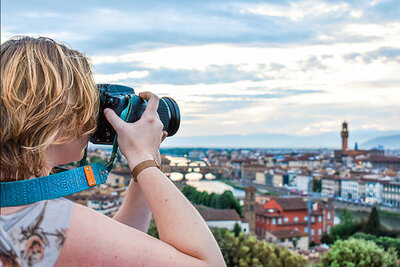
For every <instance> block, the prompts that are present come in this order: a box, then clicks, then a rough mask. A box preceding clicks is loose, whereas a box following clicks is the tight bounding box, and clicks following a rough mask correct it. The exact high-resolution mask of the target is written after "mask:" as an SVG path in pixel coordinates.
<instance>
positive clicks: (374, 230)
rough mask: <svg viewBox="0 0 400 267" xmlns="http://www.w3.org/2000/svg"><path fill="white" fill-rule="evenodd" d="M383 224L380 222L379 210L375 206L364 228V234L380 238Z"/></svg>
mask: <svg viewBox="0 0 400 267" xmlns="http://www.w3.org/2000/svg"><path fill="white" fill-rule="evenodd" d="M380 228H381V224H380V221H379V214H378V210H377V209H376V207H375V206H374V207H373V208H372V210H371V212H370V214H369V217H368V221H367V223H366V224H365V226H364V229H363V232H364V233H367V234H372V235H375V236H378V235H379V233H380Z"/></svg>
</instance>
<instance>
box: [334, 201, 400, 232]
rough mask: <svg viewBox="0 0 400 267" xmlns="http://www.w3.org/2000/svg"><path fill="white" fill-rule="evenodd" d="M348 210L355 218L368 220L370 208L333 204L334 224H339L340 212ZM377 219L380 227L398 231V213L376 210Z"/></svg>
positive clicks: (399, 227)
mask: <svg viewBox="0 0 400 267" xmlns="http://www.w3.org/2000/svg"><path fill="white" fill-rule="evenodd" d="M345 208H346V209H348V210H349V211H350V212H351V213H352V214H353V215H354V216H355V217H356V218H358V219H359V220H361V219H368V217H369V213H370V212H371V207H360V206H354V205H346V204H345V203H341V202H335V220H336V222H335V224H337V223H339V222H340V219H339V216H340V213H341V212H342V210H344V209H345ZM378 213H379V219H380V222H381V224H382V225H384V226H386V227H388V228H390V229H400V223H399V221H400V213H397V212H393V211H386V210H381V209H379V208H378Z"/></svg>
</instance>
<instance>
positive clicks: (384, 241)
mask: <svg viewBox="0 0 400 267" xmlns="http://www.w3.org/2000/svg"><path fill="white" fill-rule="evenodd" d="M351 237H353V238H357V239H364V240H370V241H373V242H375V243H376V244H377V245H378V246H381V247H383V248H384V249H385V250H388V249H389V248H394V249H395V250H396V251H397V257H399V258H400V238H392V237H387V236H379V237H376V236H374V235H369V234H365V233H355V234H354V235H352V236H351Z"/></svg>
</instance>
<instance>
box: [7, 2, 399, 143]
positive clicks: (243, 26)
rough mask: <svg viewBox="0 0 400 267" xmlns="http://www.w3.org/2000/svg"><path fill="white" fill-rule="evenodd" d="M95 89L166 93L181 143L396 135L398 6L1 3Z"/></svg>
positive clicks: (17, 26)
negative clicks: (88, 64)
mask: <svg viewBox="0 0 400 267" xmlns="http://www.w3.org/2000/svg"><path fill="white" fill-rule="evenodd" d="M1 8H2V16H1V41H2V42H4V41H5V40H7V39H8V38H10V37H11V36H15V35H31V36H32V35H33V36H47V37H51V38H54V39H55V40H56V41H58V42H62V43H64V44H67V45H68V46H69V47H71V48H74V49H77V50H79V51H81V52H84V53H85V54H86V55H88V56H89V57H90V58H91V59H92V63H93V64H94V70H95V79H96V81H97V82H99V83H100V82H102V83H104V82H107V83H117V84H124V85H128V86H131V87H134V88H135V91H136V92H137V93H138V92H140V91H152V92H154V93H156V94H158V95H159V96H169V97H172V98H174V99H175V100H176V101H177V103H178V105H179V107H180V110H181V114H182V122H181V128H180V130H179V132H178V135H179V136H182V137H188V136H207V135H232V134H245V135H247V134H262V133H282V134H292V135H299V136H308V135H313V134H323V133H328V132H338V131H340V125H341V123H342V121H343V120H347V121H348V122H349V128H350V130H351V131H376V130H379V131H386V132H389V131H400V108H399V107H400V1H398V0H353V1H328V0H306V1H249V0H246V1H244V0H243V1H228V0H224V1H217V0H213V1H211V0H204V1H180V0H175V1H152V0H150V1H118V0H115V1H103V0H81V1H75V0H70V1H49V0H37V1H27V0H19V1H12V0H4V1H2V6H1Z"/></svg>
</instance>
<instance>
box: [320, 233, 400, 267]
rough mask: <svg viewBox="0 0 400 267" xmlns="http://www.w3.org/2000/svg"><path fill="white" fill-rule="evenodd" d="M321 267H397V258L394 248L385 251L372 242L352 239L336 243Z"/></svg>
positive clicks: (323, 257) (325, 255)
mask: <svg viewBox="0 0 400 267" xmlns="http://www.w3.org/2000/svg"><path fill="white" fill-rule="evenodd" d="M319 266H354V267H356V266H368V267H381V266H382V267H392V266H393V267H396V266H397V256H396V252H395V250H394V249H393V248H390V249H389V250H388V251H385V250H384V249H383V248H381V247H379V246H378V245H376V244H375V243H374V242H372V241H366V240H363V239H354V238H350V239H348V240H338V241H336V242H335V244H333V246H332V247H331V250H329V251H328V252H326V253H325V254H324V255H323V256H322V258H321V263H320V264H319Z"/></svg>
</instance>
